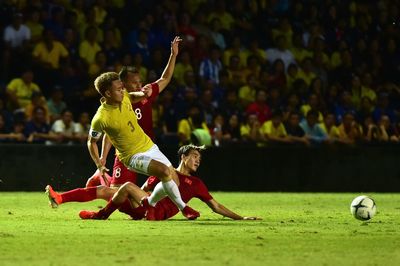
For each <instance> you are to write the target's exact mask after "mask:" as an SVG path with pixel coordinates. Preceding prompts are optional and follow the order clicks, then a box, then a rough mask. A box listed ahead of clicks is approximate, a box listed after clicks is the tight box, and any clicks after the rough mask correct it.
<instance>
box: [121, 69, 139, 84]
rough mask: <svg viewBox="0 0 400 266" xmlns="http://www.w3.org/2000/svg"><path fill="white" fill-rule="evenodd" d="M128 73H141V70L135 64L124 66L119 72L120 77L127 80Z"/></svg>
mask: <svg viewBox="0 0 400 266" xmlns="http://www.w3.org/2000/svg"><path fill="white" fill-rule="evenodd" d="M128 73H133V74H139V70H138V69H137V68H136V67H134V66H123V67H122V68H121V71H120V72H119V73H118V75H119V79H120V80H121V81H125V80H126V78H127V77H128Z"/></svg>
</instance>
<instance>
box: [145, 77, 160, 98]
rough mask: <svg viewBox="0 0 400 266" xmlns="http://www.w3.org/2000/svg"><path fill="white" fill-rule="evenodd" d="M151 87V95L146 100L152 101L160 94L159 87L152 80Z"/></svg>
mask: <svg viewBox="0 0 400 266" xmlns="http://www.w3.org/2000/svg"><path fill="white" fill-rule="evenodd" d="M151 89H152V92H151V95H150V97H149V98H148V99H147V100H148V101H150V102H153V101H154V100H155V99H156V98H157V96H158V95H159V94H160V87H159V86H158V83H157V82H153V83H151Z"/></svg>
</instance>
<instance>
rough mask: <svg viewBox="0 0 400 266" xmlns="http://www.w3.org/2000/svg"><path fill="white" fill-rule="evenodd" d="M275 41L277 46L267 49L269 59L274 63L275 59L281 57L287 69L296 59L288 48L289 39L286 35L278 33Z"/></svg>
mask: <svg viewBox="0 0 400 266" xmlns="http://www.w3.org/2000/svg"><path fill="white" fill-rule="evenodd" d="M275 43H276V48H275V47H272V48H269V49H267V51H266V54H267V60H268V61H269V62H270V63H273V62H275V60H277V59H281V60H282V62H283V64H284V66H285V71H287V68H288V67H289V65H290V64H295V63H296V60H295V59H294V56H293V54H292V52H290V51H289V50H288V49H287V40H286V37H285V36H284V35H278V36H277V37H276V38H275Z"/></svg>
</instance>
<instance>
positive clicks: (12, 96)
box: [6, 69, 41, 110]
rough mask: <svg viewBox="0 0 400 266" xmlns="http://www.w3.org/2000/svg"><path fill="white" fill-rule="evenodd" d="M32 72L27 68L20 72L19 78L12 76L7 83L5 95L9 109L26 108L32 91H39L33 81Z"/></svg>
mask: <svg viewBox="0 0 400 266" xmlns="http://www.w3.org/2000/svg"><path fill="white" fill-rule="evenodd" d="M33 78H34V74H33V72H32V70H30V69H27V70H25V71H23V72H22V75H21V77H20V78H14V79H13V80H11V81H10V83H8V85H7V90H6V92H7V95H8V100H9V104H10V105H11V106H10V109H11V110H15V109H19V108H22V109H24V108H26V106H27V105H28V104H29V103H30V102H31V98H32V94H33V93H34V92H41V91H40V88H39V86H38V85H37V84H36V83H34V82H33Z"/></svg>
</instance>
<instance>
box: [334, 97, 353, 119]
mask: <svg viewBox="0 0 400 266" xmlns="http://www.w3.org/2000/svg"><path fill="white" fill-rule="evenodd" d="M346 113H351V114H353V117H355V115H356V113H357V111H356V109H355V108H354V105H353V101H352V98H351V93H350V92H349V91H346V90H345V91H343V92H342V95H341V99H340V101H339V102H338V103H337V104H336V106H335V116H336V121H337V122H338V123H341V122H342V120H343V117H344V115H345V114H346Z"/></svg>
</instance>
